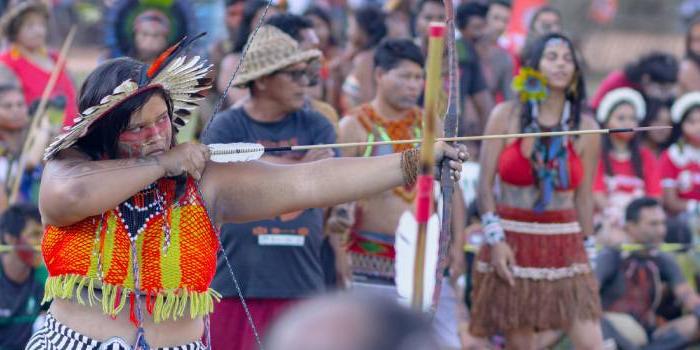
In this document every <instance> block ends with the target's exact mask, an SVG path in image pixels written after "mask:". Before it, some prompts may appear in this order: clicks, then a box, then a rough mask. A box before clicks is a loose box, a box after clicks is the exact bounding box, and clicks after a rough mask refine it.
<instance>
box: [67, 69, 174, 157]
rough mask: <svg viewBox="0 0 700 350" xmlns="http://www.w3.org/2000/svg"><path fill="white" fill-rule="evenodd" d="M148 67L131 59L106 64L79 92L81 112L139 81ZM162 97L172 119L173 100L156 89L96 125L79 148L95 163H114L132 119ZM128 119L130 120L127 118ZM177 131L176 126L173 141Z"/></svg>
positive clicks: (126, 104) (77, 143)
mask: <svg viewBox="0 0 700 350" xmlns="http://www.w3.org/2000/svg"><path fill="white" fill-rule="evenodd" d="M144 69H147V68H146V66H145V64H143V63H141V62H139V61H137V60H135V59H132V58H128V57H121V58H115V59H111V60H108V61H105V62H104V63H103V64H101V65H100V66H99V67H97V68H96V69H95V70H94V71H93V72H92V73H90V75H89V76H88V77H87V79H85V82H84V83H83V85H82V87H81V88H80V98H79V101H78V108H79V109H80V110H81V111H84V110H86V109H88V108H90V107H92V106H96V105H98V104H99V103H100V100H102V98H104V97H105V96H108V95H110V94H112V91H113V90H114V88H116V87H117V86H119V85H120V84H121V83H123V82H124V81H126V80H129V79H131V80H134V81H139V79H140V77H141V72H142V70H144ZM156 94H160V95H161V96H162V97H163V99H164V100H165V102H166V104H167V106H168V114H169V116H170V118H171V119H172V116H173V107H172V100H171V99H170V96H168V95H167V93H166V92H165V91H164V90H163V89H161V88H154V89H151V90H148V91H144V92H142V93H140V94H137V95H136V96H133V97H131V98H129V99H127V100H125V101H123V102H122V103H120V104H118V105H117V106H116V107H114V108H113V109H112V110H111V111H110V112H108V113H107V114H106V115H104V116H102V117H101V118H100V119H99V120H97V121H95V122H94V123H93V124H92V125H91V126H90V129H89V131H88V133H87V134H86V135H85V136H83V137H82V138H80V139H79V140H78V141H77V142H76V146H77V147H78V148H79V149H80V150H81V151H82V152H84V153H85V154H87V155H89V156H90V157H91V158H92V159H95V160H97V159H101V158H105V157H106V158H108V159H115V158H117V154H118V140H119V134H121V133H122V132H123V131H124V130H125V129H126V128H127V126H128V125H129V119H130V118H129V117H128V116H131V114H132V113H134V112H135V111H137V110H139V109H140V108H141V107H143V105H144V104H145V103H146V101H148V99H149V98H150V97H151V96H154V95H156ZM125 116H127V117H125ZM175 132H176V129H175V127H174V124H173V141H174V139H175Z"/></svg>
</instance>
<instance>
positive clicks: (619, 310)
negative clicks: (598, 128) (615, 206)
mask: <svg viewBox="0 0 700 350" xmlns="http://www.w3.org/2000/svg"><path fill="white" fill-rule="evenodd" d="M624 230H625V233H626V234H627V235H628V237H629V239H630V241H631V242H632V243H635V244H639V245H641V247H640V249H638V250H634V251H631V252H628V251H625V252H623V251H621V250H619V249H618V248H611V247H610V248H604V249H603V250H602V251H601V252H600V253H599V255H598V257H597V261H596V268H595V271H596V276H597V278H598V282H599V283H600V295H601V303H602V306H603V310H604V312H605V315H604V316H603V321H602V322H601V324H602V327H603V334H604V337H605V338H606V339H608V338H613V339H614V340H615V342H616V343H617V346H618V348H619V349H622V350H626V349H637V348H642V349H684V348H685V347H686V346H687V345H688V344H690V343H692V342H693V341H696V340H698V317H699V316H700V297H698V295H697V294H696V293H695V292H694V291H693V289H692V288H691V287H690V285H689V284H688V282H687V281H686V279H685V278H684V277H683V274H682V273H681V269H680V267H679V266H678V263H677V262H676V260H675V259H674V257H673V256H672V255H670V254H668V253H664V252H661V251H659V249H658V246H659V244H661V243H662V242H663V241H664V238H665V236H666V214H665V213H664V210H663V208H662V207H661V204H660V203H659V202H658V201H657V200H656V199H653V198H649V197H642V198H638V199H635V200H633V201H632V202H631V203H630V204H629V205H628V206H627V208H626V210H625V225H624ZM664 290H669V291H670V292H671V293H672V294H673V296H674V297H675V298H676V300H677V301H678V302H679V303H681V304H682V305H683V308H684V309H685V310H687V311H689V313H688V314H687V315H685V316H681V317H679V318H676V319H673V320H669V322H668V323H666V324H664V325H661V324H660V322H659V321H660V320H659V318H658V316H657V308H658V306H659V303H660V301H661V297H662V294H663V291H664Z"/></svg>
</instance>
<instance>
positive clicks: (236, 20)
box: [208, 0, 245, 71]
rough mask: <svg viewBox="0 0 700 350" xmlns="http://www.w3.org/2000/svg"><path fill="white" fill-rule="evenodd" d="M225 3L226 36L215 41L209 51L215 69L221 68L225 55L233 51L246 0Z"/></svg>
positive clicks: (233, 0) (232, 0)
mask: <svg viewBox="0 0 700 350" xmlns="http://www.w3.org/2000/svg"><path fill="white" fill-rule="evenodd" d="M225 5H226V9H225V11H226V13H225V16H224V24H225V26H226V36H224V37H223V38H220V39H218V40H217V41H215V42H214V43H213V44H212V45H211V46H210V47H209V51H208V58H209V62H211V64H213V65H214V71H218V70H219V65H220V64H221V61H222V60H223V59H224V56H226V54H228V53H229V52H233V45H234V40H235V39H236V38H237V37H238V30H239V29H240V27H241V21H242V20H243V8H244V6H245V0H226V2H225Z"/></svg>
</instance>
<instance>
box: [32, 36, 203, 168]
mask: <svg viewBox="0 0 700 350" xmlns="http://www.w3.org/2000/svg"><path fill="white" fill-rule="evenodd" d="M203 35H204V33H202V34H199V35H197V36H195V37H192V38H191V39H189V38H184V39H182V40H181V41H180V42H178V43H177V44H175V45H173V46H171V47H170V48H168V49H167V50H165V52H163V53H162V54H161V55H160V56H159V57H158V58H156V60H155V61H153V64H151V66H150V67H148V69H145V70H143V72H141V76H140V78H139V81H138V82H136V81H134V80H131V79H129V80H126V81H124V82H123V83H121V84H119V86H117V87H116V88H114V90H113V91H112V94H111V95H107V96H105V97H103V98H102V99H101V100H100V103H99V104H98V105H95V106H91V107H89V108H87V109H85V110H84V111H82V112H81V113H80V115H78V117H77V118H75V124H73V126H71V127H69V128H68V129H67V130H66V131H65V132H64V133H63V134H61V135H59V136H58V137H57V138H56V139H55V140H54V142H53V143H51V145H49V147H48V148H47V149H46V152H45V153H44V160H49V159H51V158H53V157H54V156H55V155H56V154H57V153H58V152H60V151H61V150H64V149H66V148H68V147H70V146H72V145H73V144H75V142H76V141H78V139H80V138H81V137H83V136H85V135H86V134H87V133H88V131H89V130H90V126H91V125H92V124H93V123H94V122H95V121H97V120H98V119H100V118H102V117H103V116H104V115H106V114H107V113H109V112H110V111H112V110H113V109H114V108H116V107H117V106H119V105H120V104H121V103H123V102H124V101H126V100H128V99H129V98H132V97H134V96H136V95H138V94H141V93H143V92H145V91H148V90H151V89H154V88H161V89H163V90H165V91H166V92H167V93H168V95H169V96H170V98H171V99H172V102H173V116H172V118H173V120H172V122H173V125H174V126H175V128H176V129H178V130H179V129H180V128H182V127H183V126H185V124H187V122H188V121H189V117H190V114H191V113H192V111H193V110H194V109H195V108H197V106H198V104H197V102H198V101H199V100H201V99H203V98H204V95H202V94H201V92H202V91H204V90H207V89H209V88H210V87H211V79H209V78H207V74H208V73H209V71H210V70H211V67H212V65H210V64H208V63H207V61H206V60H205V59H203V58H201V57H199V56H195V57H192V58H189V59H188V58H187V57H186V56H185V55H184V50H185V49H186V48H187V47H188V46H189V45H190V44H191V43H192V42H193V41H195V40H197V39H198V38H200V37H202V36H203Z"/></svg>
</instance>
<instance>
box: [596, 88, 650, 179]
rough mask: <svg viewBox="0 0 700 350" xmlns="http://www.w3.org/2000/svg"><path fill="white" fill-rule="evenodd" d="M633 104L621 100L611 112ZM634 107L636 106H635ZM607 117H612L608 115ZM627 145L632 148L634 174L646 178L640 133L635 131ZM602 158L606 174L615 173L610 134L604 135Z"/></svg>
mask: <svg viewBox="0 0 700 350" xmlns="http://www.w3.org/2000/svg"><path fill="white" fill-rule="evenodd" d="M624 104H627V105H632V104H631V103H630V102H629V101H620V102H618V103H617V104H615V105H614V106H613V107H612V108H610V114H612V112H613V111H614V110H615V109H617V107H619V106H621V105H624ZM633 107H634V106H633ZM607 118H610V116H609V115H608V116H607ZM627 147H629V150H630V161H631V162H632V169H634V174H635V175H637V177H639V178H640V179H643V178H644V170H643V167H644V166H643V164H642V152H641V142H640V138H639V133H635V134H634V135H633V136H632V139H631V140H630V141H629V143H628V144H627ZM601 151H602V160H603V169H604V170H605V174H607V175H613V170H612V162H611V161H610V154H611V153H612V151H613V143H612V138H611V137H610V135H609V134H608V135H605V137H603V147H602V150H601Z"/></svg>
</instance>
